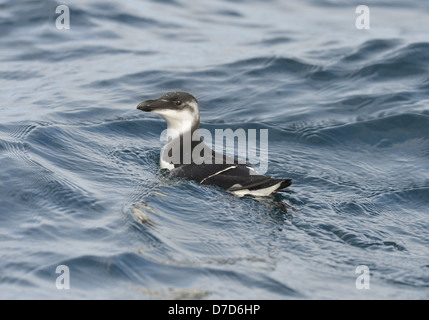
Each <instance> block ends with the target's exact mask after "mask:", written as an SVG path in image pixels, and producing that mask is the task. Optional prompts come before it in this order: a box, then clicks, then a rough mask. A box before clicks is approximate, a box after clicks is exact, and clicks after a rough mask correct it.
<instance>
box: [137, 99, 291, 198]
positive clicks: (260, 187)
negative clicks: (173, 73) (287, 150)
mask: <svg viewBox="0 0 429 320" xmlns="http://www.w3.org/2000/svg"><path fill="white" fill-rule="evenodd" d="M137 109H139V110H142V111H146V112H152V113H156V114H159V115H161V116H162V117H164V119H165V120H166V121H167V125H168V129H169V130H170V132H173V134H172V135H171V136H172V139H171V140H170V141H169V142H168V143H167V145H166V146H165V147H164V148H163V152H162V153H161V158H160V166H161V168H162V169H168V170H170V176H171V177H181V178H188V179H191V180H196V181H197V182H199V183H200V184H208V185H216V186H219V187H221V188H223V189H226V190H227V191H229V192H231V193H233V194H235V195H236V196H239V197H242V196H244V195H253V196H268V195H270V194H272V193H274V192H277V191H282V189H284V188H287V187H288V186H290V185H291V184H292V181H291V180H290V179H278V178H272V177H270V176H264V175H258V174H257V173H256V172H255V170H254V169H253V168H252V167H251V166H250V165H249V164H248V163H243V161H239V160H238V159H236V158H231V157H229V156H226V155H223V154H220V153H218V152H215V151H213V150H211V149H210V148H209V147H208V146H207V145H206V144H205V143H204V141H203V140H202V139H201V137H200V136H199V135H198V138H197V139H191V137H193V135H194V133H199V130H198V129H199V128H200V112H199V109H198V102H197V99H196V98H195V97H194V96H192V95H191V94H189V93H186V92H168V93H166V94H165V95H163V96H162V97H160V98H158V99H154V100H147V101H143V102H142V103H140V104H139V105H138V106H137ZM174 133H175V134H174ZM193 140H196V141H193ZM185 144H187V146H185ZM176 147H178V149H176V150H180V154H179V156H178V157H177V158H176V159H174V161H173V160H172V157H173V156H172V152H173V151H174V150H175V148H176ZM196 148H198V149H196ZM201 150H205V151H207V152H204V155H201V152H200V151H201ZM193 151H198V152H193ZM195 155H197V157H195ZM173 158H174V157H173Z"/></svg>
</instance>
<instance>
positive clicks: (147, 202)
mask: <svg viewBox="0 0 429 320" xmlns="http://www.w3.org/2000/svg"><path fill="white" fill-rule="evenodd" d="M359 4H361V3H356V2H354V1H334V0H304V1H282V0H271V1H256V0H253V1H225V0H223V1H190V0H165V1H148V0H144V1H143V0H141V1H139V0H129V1H115V0H107V1H106V0H103V1H96V0H95V1H84V0H73V1H66V2H60V1H52V0H44V1H36V0H34V1H31V0H22V1H14V0H0V96H1V102H0V241H1V247H0V298H1V299H428V298H429V290H428V287H429V237H428V230H429V222H428V221H429V219H428V218H429V209H428V208H429V161H428V159H429V36H428V30H429V20H428V19H427V16H428V13H429V5H428V4H427V2H425V1H419V0H411V1H407V2H403V1H384V0H378V1H377V0H369V1H366V3H365V4H366V5H367V6H368V7H369V9H370V29H366V30H365V29H363V30H360V29H357V28H356V25H355V20H356V18H357V17H358V16H359V14H357V13H356V12H355V10H356V6H357V5H359ZM59 5H67V6H68V7H69V9H70V29H68V30H67V29H64V30H58V29H57V28H56V23H55V22H56V19H57V17H58V16H59V15H60V14H57V13H56V12H55V9H56V7H57V6H59ZM175 90H180V91H187V92H190V93H192V94H193V95H195V96H196V97H197V98H198V100H199V103H200V110H201V127H203V128H207V129H209V130H210V131H211V132H214V131H215V129H218V128H221V129H225V128H231V129H233V130H235V129H239V128H244V129H246V130H247V129H257V130H260V129H268V132H269V150H268V156H269V167H268V172H267V174H270V175H273V176H276V177H285V178H292V179H293V185H292V186H291V187H290V193H285V194H281V195H278V196H276V197H271V198H267V199H265V200H264V201H256V200H255V199H252V198H248V197H245V198H237V197H234V196H233V195H231V194H229V193H227V192H225V191H223V190H221V189H219V188H217V187H213V186H200V185H198V184H197V183H195V182H191V181H186V180H171V179H169V178H168V177H166V175H165V174H164V173H163V172H161V170H160V169H159V164H158V161H159V151H160V148H161V146H162V142H161V141H160V133H161V132H162V130H163V129H164V128H165V126H166V125H165V122H164V121H163V120H162V119H161V118H160V117H158V116H156V115H152V114H147V113H142V112H140V111H139V110H136V106H137V104H138V103H139V102H141V101H143V100H145V99H149V98H155V97H159V96H160V95H162V94H164V93H165V92H168V91H175ZM279 201H283V202H285V203H287V204H288V205H290V206H292V207H293V210H289V211H288V212H287V213H285V212H284V211H283V210H279V208H278V206H277V205H276V203H278V202H279ZM59 265H65V266H67V267H68V268H69V271H70V289H69V290H61V289H57V286H56V280H57V277H58V276H59V274H57V273H56V268H57V266H59ZM361 265H364V266H366V267H367V270H369V278H365V279H363V278H358V277H359V276H360V275H362V274H361V273H356V268H357V267H358V266H361ZM359 270H360V269H359ZM362 279H363V280H362ZM357 280H358V281H357ZM361 280H362V281H367V280H369V282H365V284H369V289H365V288H363V289H359V288H361V286H360V285H359V284H363V282H361ZM357 282H358V283H357ZM356 283H357V284H356Z"/></svg>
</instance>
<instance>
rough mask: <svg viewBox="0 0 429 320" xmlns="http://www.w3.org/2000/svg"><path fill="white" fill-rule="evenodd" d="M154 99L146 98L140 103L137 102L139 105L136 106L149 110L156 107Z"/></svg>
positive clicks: (142, 109)
mask: <svg viewBox="0 0 429 320" xmlns="http://www.w3.org/2000/svg"><path fill="white" fill-rule="evenodd" d="M155 102H156V100H146V101H143V102H141V103H139V105H138V106H137V109H139V110H141V111H146V112H150V111H152V110H153V109H155V108H156V106H155V104H156V103H155Z"/></svg>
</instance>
